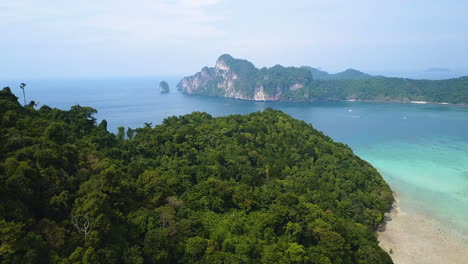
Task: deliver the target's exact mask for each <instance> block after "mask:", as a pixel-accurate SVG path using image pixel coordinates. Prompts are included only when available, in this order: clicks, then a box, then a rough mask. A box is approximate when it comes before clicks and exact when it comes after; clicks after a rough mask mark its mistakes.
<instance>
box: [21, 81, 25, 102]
mask: <svg viewBox="0 0 468 264" xmlns="http://www.w3.org/2000/svg"><path fill="white" fill-rule="evenodd" d="M25 86H26V84H25V83H21V84H20V88H21V90H23V98H24V105H26V92H25V91H24V87H25Z"/></svg>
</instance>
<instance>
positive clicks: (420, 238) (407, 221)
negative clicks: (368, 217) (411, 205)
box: [378, 195, 468, 264]
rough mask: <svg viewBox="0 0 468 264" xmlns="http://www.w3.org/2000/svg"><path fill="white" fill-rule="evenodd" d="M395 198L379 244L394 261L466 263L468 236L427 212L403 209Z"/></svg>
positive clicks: (430, 263) (406, 263)
mask: <svg viewBox="0 0 468 264" xmlns="http://www.w3.org/2000/svg"><path fill="white" fill-rule="evenodd" d="M395 197H396V202H395V204H394V206H393V209H392V210H391V211H390V212H389V213H387V214H386V222H385V224H384V225H382V226H381V228H380V230H379V231H378V239H379V241H380V246H381V247H382V248H383V249H384V250H386V251H387V252H389V253H390V256H391V257H392V259H393V261H394V262H395V264H440V263H450V264H465V263H467V262H466V261H467V259H468V237H466V236H463V235H461V234H457V233H454V232H453V231H451V230H450V229H449V228H448V227H447V225H445V224H444V223H442V222H440V221H437V220H435V219H432V218H431V217H430V216H428V215H424V214H421V213H418V212H414V210H407V209H406V208H401V207H400V203H399V198H398V196H397V195H395Z"/></svg>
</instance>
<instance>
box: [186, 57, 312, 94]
mask: <svg viewBox="0 0 468 264" xmlns="http://www.w3.org/2000/svg"><path fill="white" fill-rule="evenodd" d="M311 80H312V75H311V73H310V71H309V70H307V69H303V68H295V67H283V66H280V65H276V66H274V67H271V68H262V69H258V68H256V67H255V66H254V65H253V64H252V63H250V62H249V61H247V60H241V59H235V58H233V57H231V56H230V55H227V54H225V55H222V56H220V57H219V58H218V60H217V61H216V64H215V66H214V67H204V68H203V69H202V70H201V71H200V72H198V73H196V74H195V75H193V76H189V77H185V78H183V79H182V80H181V81H180V82H179V84H177V88H178V89H179V90H182V91H183V92H185V93H188V94H202V95H212V96H222V97H229V98H235V99H243V100H255V101H278V100H282V99H287V98H286V97H285V94H293V93H296V94H301V96H302V94H304V93H301V92H300V91H299V90H301V89H303V88H304V87H305V86H306V85H307V84H309V82H310V81H311ZM304 99H306V98H304Z"/></svg>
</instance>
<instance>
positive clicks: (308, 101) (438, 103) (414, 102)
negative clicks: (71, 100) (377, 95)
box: [178, 90, 468, 107]
mask: <svg viewBox="0 0 468 264" xmlns="http://www.w3.org/2000/svg"><path fill="white" fill-rule="evenodd" d="M178 92H180V93H182V94H184V95H189V96H201V97H213V98H225V99H231V100H239V101H251V102H260V103H321V102H322V103H323V102H347V103H354V102H356V103H359V102H362V103H388V104H416V105H445V106H456V107H468V104H463V103H462V104H454V103H446V102H429V101H396V100H395V101H392V100H388V101H385V100H363V99H346V100H303V101H289V100H255V99H246V98H235V97H228V96H221V95H206V94H196V93H187V92H185V91H181V90H178Z"/></svg>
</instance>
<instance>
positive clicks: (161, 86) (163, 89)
mask: <svg viewBox="0 0 468 264" xmlns="http://www.w3.org/2000/svg"><path fill="white" fill-rule="evenodd" d="M159 91H160V92H161V93H168V92H169V84H167V82H165V81H162V82H160V83H159Z"/></svg>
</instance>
